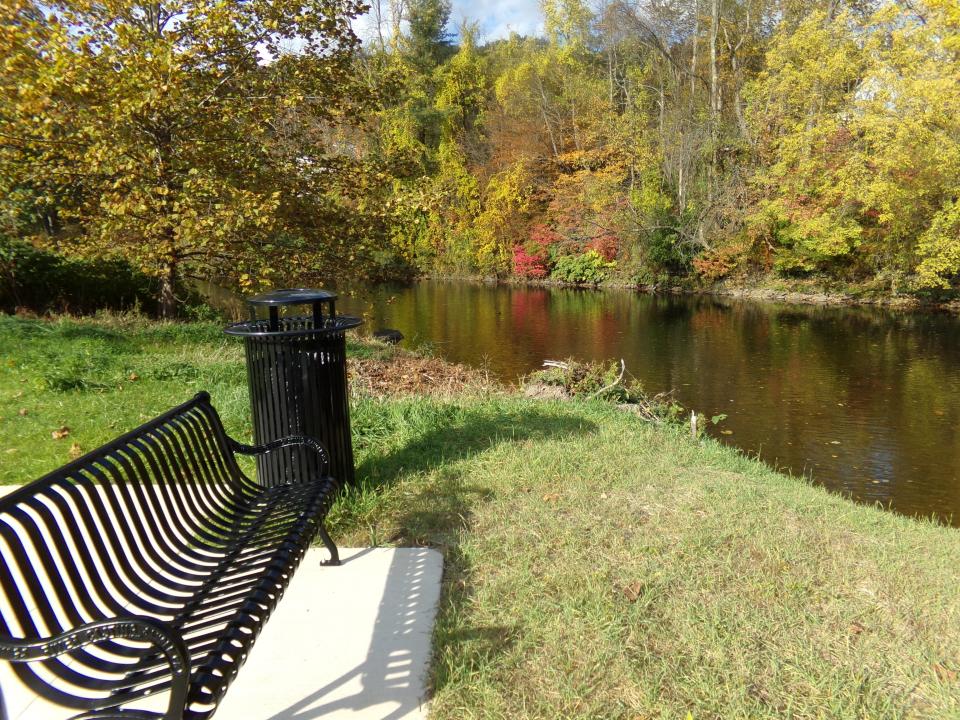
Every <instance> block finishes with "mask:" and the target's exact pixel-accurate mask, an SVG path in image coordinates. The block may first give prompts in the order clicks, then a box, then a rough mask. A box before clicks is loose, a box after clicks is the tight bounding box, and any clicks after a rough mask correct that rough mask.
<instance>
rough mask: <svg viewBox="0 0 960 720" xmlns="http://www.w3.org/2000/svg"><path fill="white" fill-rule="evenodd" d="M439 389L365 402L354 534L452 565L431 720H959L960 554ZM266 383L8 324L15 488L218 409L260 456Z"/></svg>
mask: <svg viewBox="0 0 960 720" xmlns="http://www.w3.org/2000/svg"><path fill="white" fill-rule="evenodd" d="M349 351H350V354H351V356H352V357H353V358H355V359H368V360H369V359H374V360H376V361H377V362H378V363H382V364H381V365H378V366H377V367H379V368H380V369H379V372H380V373H381V375H387V376H389V375H391V374H392V373H394V371H395V370H396V369H397V368H398V367H399V366H397V365H393V364H392V363H393V360H392V358H394V357H397V355H395V353H397V351H396V350H395V349H393V348H388V347H384V346H380V345H374V344H367V343H351V346H350V349H349ZM407 357H409V356H407ZM438 362H439V361H438ZM354 366H356V362H355V363H354ZM431 370H432V372H430V371H428V372H426V375H428V376H430V377H429V378H423V377H421V378H420V379H419V380H417V384H416V385H415V386H414V387H413V388H412V391H413V392H412V393H411V392H410V390H411V388H408V387H405V386H403V385H402V384H400V385H398V386H397V387H392V388H385V387H382V386H379V385H376V384H374V385H372V387H374V388H377V389H376V391H375V392H367V391H366V390H362V389H361V388H360V384H361V383H356V386H357V388H358V391H357V392H356V393H355V395H354V397H353V411H352V423H353V433H354V446H355V451H356V456H357V471H358V478H359V480H360V486H359V487H358V488H356V489H354V490H353V491H352V492H350V493H348V494H347V495H346V496H345V497H344V498H342V499H341V500H340V501H339V502H338V504H337V506H336V508H335V510H334V515H333V520H334V535H335V536H336V537H337V539H338V540H339V541H341V542H342V543H344V544H346V545H349V544H354V543H357V544H375V545H376V544H396V545H429V546H432V547H436V548H438V549H439V550H441V551H442V552H443V553H444V556H445V562H446V569H445V577H444V591H443V597H442V600H441V607H440V612H439V616H438V624H437V628H436V631H435V634H434V667H433V676H432V686H433V691H434V700H433V705H432V710H431V717H434V718H439V719H440V720H446V719H448V718H449V719H450V720H453V719H454V718H456V719H458V720H459V719H460V718H491V719H493V718H504V717H510V718H543V719H544V720H553V718H557V717H564V718H584V719H586V718H617V719H619V718H623V719H624V720H628V719H629V720H632V719H633V718H637V717H644V718H664V720H666V719H667V718H684V717H687V716H688V715H687V714H688V713H690V716H691V717H693V718H697V719H698V720H699V719H700V718H725V719H726V718H751V719H752V718H783V717H793V718H818V717H822V718H850V719H851V720H852V719H853V718H871V719H873V718H905V717H906V718H926V717H938V718H941V717H942V718H946V717H957V714H958V708H960V596H958V594H957V592H956V587H957V583H958V580H960V572H958V570H957V562H956V559H957V558H958V557H960V532H957V531H956V530H952V529H949V528H945V527H941V526H938V525H935V524H933V523H930V522H918V521H913V520H908V519H906V518H903V517H899V516H896V515H893V514H890V513H886V512H883V511H881V510H878V509H875V508H872V507H865V506H860V505H855V504H853V503H851V502H848V501H846V500H843V499H841V498H840V497H838V496H835V495H831V494H829V493H827V492H826V491H824V490H821V489H818V488H815V487H812V486H810V485H809V484H807V483H805V482H803V481H801V480H798V479H795V478H790V477H787V476H785V475H782V474H779V473H776V472H774V471H772V470H770V469H769V468H768V467H767V466H765V465H762V464H760V463H758V462H755V461H753V460H751V459H749V458H746V457H744V456H743V455H742V454H740V453H738V452H736V451H735V450H732V449H730V448H726V447H724V446H722V445H720V444H719V443H716V442H714V441H712V440H710V439H700V440H698V441H695V440H693V439H691V438H690V436H689V431H688V430H687V429H686V428H683V427H678V426H673V425H670V424H655V423H651V422H645V421H643V420H641V419H639V418H637V417H636V416H635V415H632V414H629V413H625V412H622V411H621V410H618V409H617V408H616V407H614V406H612V405H610V404H607V403H604V402H602V401H599V400H594V401H566V402H560V401H544V400H532V399H527V398H524V397H522V396H520V395H519V394H517V393H515V392H513V391H510V390H509V389H505V388H502V387H500V386H496V385H493V384H484V383H479V384H478V383H476V382H474V381H475V380H477V379H480V380H482V379H483V378H482V377H480V378H478V377H476V376H474V377H473V378H472V379H469V378H468V379H465V380H464V381H463V382H462V383H461V384H460V385H459V386H457V387H455V388H454V386H453V385H452V384H450V385H449V386H446V385H445V384H444V383H445V380H440V379H439V378H436V377H434V376H435V375H436V374H439V373H438V371H437V368H436V367H432V368H431ZM400 375H401V376H402V375H403V372H402V371H401V372H400ZM445 377H447V378H449V377H465V376H463V375H461V374H459V371H456V370H454V369H451V370H450V372H449V374H445ZM430 378H433V380H435V381H436V382H435V383H434V384H432V385H431V384H430V382H431V381H430ZM245 380H246V379H245V373H244V370H243V364H242V349H241V347H240V345H239V343H236V342H235V341H233V340H231V339H229V338H225V337H224V336H223V335H222V334H221V331H220V327H219V326H217V325H214V324H199V323H198V324H181V325H172V324H161V323H150V322H146V321H143V320H139V319H136V318H108V319H106V320H104V321H101V322H95V321H74V320H62V321H57V322H39V321H24V320H19V319H13V318H7V317H3V318H0V418H2V420H0V481H3V482H24V481H28V480H30V479H33V478H35V477H38V476H39V475H40V474H41V473H42V472H44V471H45V470H49V469H52V468H53V467H55V466H56V465H58V464H60V463H61V462H65V461H66V460H67V459H69V456H70V454H71V447H72V443H77V444H78V445H79V446H80V448H79V449H80V450H87V449H90V448H92V447H94V446H95V444H96V443H98V442H102V441H104V440H107V439H109V438H110V437H112V436H114V435H116V434H119V433H120V432H121V431H122V430H124V429H126V428H128V427H132V426H133V425H135V424H137V423H139V422H142V421H143V420H145V419H147V417H149V416H151V415H153V414H155V413H157V412H160V411H162V410H164V409H166V408H167V407H169V406H170V405H172V404H174V403H176V402H178V401H180V400H182V399H184V398H186V397H188V396H189V395H190V394H192V393H193V392H196V391H197V390H199V389H201V388H204V389H208V390H210V392H211V394H212V395H213V398H214V402H215V404H216V406H217V407H218V409H219V410H220V411H221V413H222V414H223V416H224V421H225V423H226V425H227V427H228V429H229V431H230V432H232V433H234V434H236V435H237V436H239V437H248V436H249V418H248V414H247V412H248V411H247V396H246V388H245ZM21 410H24V411H26V412H25V413H21ZM63 430H66V431H67V434H66V435H62V436H61V437H60V439H54V438H53V433H54V432H57V431H61V432H62V431H63ZM320 661H322V658H318V662H320Z"/></svg>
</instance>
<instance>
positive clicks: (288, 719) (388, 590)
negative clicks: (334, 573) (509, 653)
mask: <svg viewBox="0 0 960 720" xmlns="http://www.w3.org/2000/svg"><path fill="white" fill-rule="evenodd" d="M366 552H367V551H361V552H360V553H358V554H357V555H354V556H353V558H351V560H356V559H358V558H359V557H360V556H362V555H364V554H366ZM431 556H432V557H431ZM348 562H350V560H348ZM441 573H442V565H441V561H440V558H439V557H437V554H436V551H433V550H429V549H427V548H416V549H411V550H409V551H407V552H403V553H401V552H397V553H396V554H394V557H393V560H392V562H391V564H390V569H389V572H388V574H387V581H386V585H385V587H384V591H383V596H382V598H381V600H380V607H379V610H378V613H377V619H376V622H375V624H374V627H373V633H372V636H371V639H370V645H369V648H368V650H367V657H366V659H365V660H364V662H363V663H361V664H360V665H357V666H356V667H353V668H351V669H350V670H348V671H347V672H345V673H343V674H342V675H341V676H340V677H338V678H337V679H336V680H334V681H332V682H330V683H327V684H326V685H325V686H323V687H321V688H319V689H318V690H316V691H315V692H313V693H311V694H310V695H308V696H307V697H304V698H302V699H300V700H299V701H297V702H296V703H294V704H293V705H290V706H289V707H287V708H286V709H284V710H282V711H281V712H279V713H276V714H274V715H272V716H271V717H270V718H269V720H311V719H313V718H328V717H330V718H332V717H339V716H340V715H341V714H342V715H344V716H351V717H354V716H360V717H363V718H369V719H370V720H374V719H376V720H401V718H420V717H426V710H425V708H424V706H423V704H424V703H425V701H426V697H425V695H426V690H425V688H426V684H425V680H426V674H427V670H428V666H429V660H430V637H431V629H432V626H433V620H434V616H435V614H436V605H437V600H438V597H439V592H440V576H441ZM330 657H331V658H335V657H336V648H330Z"/></svg>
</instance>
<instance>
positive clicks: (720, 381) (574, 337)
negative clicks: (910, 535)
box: [342, 282, 960, 525]
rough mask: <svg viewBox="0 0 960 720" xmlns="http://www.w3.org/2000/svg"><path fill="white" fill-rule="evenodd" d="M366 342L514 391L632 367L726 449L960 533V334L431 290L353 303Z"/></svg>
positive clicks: (937, 321) (689, 300)
mask: <svg viewBox="0 0 960 720" xmlns="http://www.w3.org/2000/svg"><path fill="white" fill-rule="evenodd" d="M344 300H345V302H343V303H342V305H343V306H345V307H344V309H345V310H347V311H352V312H357V313H360V312H366V313H369V314H370V317H369V318H368V324H367V327H368V328H370V329H376V328H381V327H390V328H396V329H398V330H400V331H401V332H403V334H404V335H405V336H406V338H407V339H406V340H405V341H404V342H405V344H407V345H409V346H413V347H416V346H421V345H430V346H433V347H434V348H435V350H436V352H437V353H438V354H439V355H441V356H442V357H445V358H447V359H449V360H452V361H455V362H462V363H466V364H470V365H475V366H480V365H485V366H486V367H488V368H489V370H490V371H491V373H494V374H496V375H497V376H499V377H500V378H502V379H504V380H507V381H513V380H515V379H516V378H517V377H518V376H519V375H521V374H523V373H527V372H529V371H531V370H534V369H537V368H539V367H540V365H541V363H542V362H543V360H545V359H555V360H556V359H564V358H567V357H576V358H579V359H590V360H610V359H619V358H623V359H624V360H625V361H626V364H627V369H628V371H629V372H630V373H631V374H633V375H634V376H635V377H636V378H638V379H639V380H641V381H642V383H643V385H644V387H645V388H646V389H647V390H648V391H649V392H660V391H666V390H673V391H674V392H675V396H676V398H677V399H678V400H679V401H680V402H681V403H682V404H683V405H684V406H685V407H687V408H692V409H695V410H697V412H698V413H704V414H706V415H708V416H710V415H716V414H720V413H725V414H726V415H727V419H726V420H725V421H723V423H722V424H721V425H720V428H722V429H724V430H728V431H732V434H729V435H720V434H719V431H718V430H717V429H712V430H711V432H713V433H716V434H717V435H718V437H720V438H721V439H722V440H723V441H724V442H727V443H730V444H733V445H736V446H737V447H740V448H742V449H744V450H746V451H748V452H750V453H759V455H760V457H761V458H763V459H764V460H766V461H767V462H768V463H770V464H772V465H776V466H778V467H781V468H785V469H789V470H791V471H793V472H794V473H796V474H807V475H809V476H812V477H813V479H814V480H815V481H816V482H818V483H821V484H823V485H826V486H827V487H830V488H833V489H836V490H840V491H842V492H844V493H847V494H848V495H850V496H852V497H854V498H856V499H858V500H861V501H865V502H880V503H883V504H884V505H890V506H892V507H893V508H894V509H895V510H897V511H899V512H902V513H906V514H910V515H931V514H935V515H937V516H939V517H941V518H943V519H946V520H948V521H951V522H952V523H953V524H955V525H956V524H960V482H958V474H960V472H958V471H960V435H958V433H957V427H958V422H960V393H958V389H960V319H957V318H954V317H952V316H949V315H941V314H920V313H916V314H895V313H890V312H885V311H880V310H867V309H850V308H820V307H803V306H801V307H797V306H783V305H776V304H767V303H755V302H737V301H729V300H724V299H717V298H702V297H673V296H670V297H663V296H651V295H644V294H635V293H631V292H626V291H624V292H619V291H592V290H572V289H552V288H551V289H541V288H513V287H504V286H487V285H480V284H460V283H442V282H424V283H419V284H416V285H413V286H411V287H402V288H396V287H395V288H389V287H382V288H378V289H377V290H376V291H375V292H374V294H373V296H372V298H367V299H366V300H360V299H359V298H345V299H344Z"/></svg>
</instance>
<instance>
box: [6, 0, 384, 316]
mask: <svg viewBox="0 0 960 720" xmlns="http://www.w3.org/2000/svg"><path fill="white" fill-rule="evenodd" d="M362 9H363V6H362V5H361V3H360V0H254V1H253V2H220V1H214V0H160V1H158V2H149V3H146V2H138V1H136V0H117V1H116V2H109V3H102V2H96V1H94V0H59V1H57V0H55V1H54V2H43V3H40V2H36V1H35V0H11V2H7V3H4V4H3V5H2V8H0V28H2V29H0V63H2V64H3V68H4V72H3V75H2V79H0V212H2V213H3V218H4V221H5V223H6V224H7V226H8V227H9V228H12V229H13V230H14V231H16V232H18V233H20V234H30V235H32V236H33V237H34V239H35V240H37V241H38V242H44V243H46V244H49V245H53V246H55V247H56V248H58V249H59V250H61V251H63V252H65V253H71V254H79V255H86V256H102V255H118V256H121V257H123V258H126V259H127V260H129V261H130V262H131V263H133V264H134V265H135V266H137V267H140V268H142V269H143V270H144V271H145V272H147V273H149V274H151V275H154V276H156V277H157V278H158V279H159V285H160V288H161V289H160V301H161V308H162V312H163V315H164V316H166V317H170V316H172V315H173V314H174V312H175V309H176V302H177V301H176V295H175V288H176V287H177V284H178V282H180V281H182V280H184V279H188V278H192V277H208V276H209V275H210V274H214V273H216V274H223V275H225V276H226V277H229V278H232V279H234V280H236V281H239V282H241V283H243V282H252V281H254V280H257V279H266V281H267V282H269V279H270V277H271V272H274V271H276V269H277V266H278V264H279V263H283V264H284V265H285V269H289V266H291V265H293V266H299V267H301V268H303V269H305V270H307V271H318V270H323V269H332V267H331V266H332V265H333V264H334V263H336V264H337V265H339V266H342V267H347V263H348V262H349V260H350V258H351V256H353V257H354V259H356V260H359V256H360V255H362V252H363V249H362V247H361V246H360V244H359V243H360V242H361V240H360V239H359V238H358V236H357V235H356V234H354V233H351V232H349V227H350V223H349V222H347V218H348V217H350V218H351V222H352V223H353V224H354V226H355V227H357V228H360V229H361V231H362V230H363V229H364V227H363V226H364V220H363V219H362V217H363V212H362V210H363V206H364V201H363V198H362V197H359V196H358V195H357V193H358V191H359V190H358V189H362V188H363V187H364V185H365V183H366V182H367V181H366V180H365V179H364V178H363V172H362V168H361V167H360V166H359V164H358V163H357V162H356V158H355V157H354V156H353V155H352V154H351V150H350V148H351V145H350V143H349V141H348V140H347V139H345V137H344V136H343V135H342V134H340V133H339V132H338V128H342V127H344V126H345V125H349V124H350V123H352V122H353V121H354V120H355V119H356V118H357V117H358V115H359V108H358V106H357V105H356V104H355V102H354V99H353V97H354V93H352V92H351V86H352V66H351V63H352V61H353V58H354V55H355V51H356V47H357V42H358V41H357V39H356V37H355V36H354V34H353V32H352V30H351V25H350V22H351V19H352V18H353V17H355V16H356V15H357V14H358V13H359V12H360V11H361V10H362ZM366 229H369V228H366Z"/></svg>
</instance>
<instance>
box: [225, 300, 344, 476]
mask: <svg viewBox="0 0 960 720" xmlns="http://www.w3.org/2000/svg"><path fill="white" fill-rule="evenodd" d="M335 300H336V295H334V294H332V293H329V292H326V291H323V290H311V289H306V288H297V289H291V290H278V291H276V292H272V293H267V294H265V295H258V296H256V297H253V298H250V299H249V300H248V302H249V303H250V320H248V321H246V322H240V323H234V324H232V325H230V326H229V327H227V329H226V332H227V333H228V334H230V335H236V336H239V337H243V338H244V341H245V348H246V356H247V382H248V383H249V389H250V403H251V410H252V413H253V433H254V441H255V442H257V443H266V442H270V441H271V440H277V439H280V438H282V437H286V436H288V435H307V436H310V437H313V438H316V439H317V440H319V441H320V442H321V443H323V444H324V445H325V446H326V447H327V449H328V451H329V453H330V470H329V473H330V475H332V476H333V477H335V478H336V479H337V480H339V481H340V483H341V484H345V483H352V482H353V480H354V468H353V446H352V444H351V440H350V407H349V395H348V393H347V357H346V331H347V330H349V329H350V328H354V327H357V326H358V325H360V323H361V321H360V319H359V318H355V317H352V316H348V315H337V314H336V310H335V304H334V303H335ZM297 305H301V306H302V305H310V306H312V307H311V308H310V311H309V312H308V313H307V314H303V315H300V314H298V315H292V316H290V315H287V316H284V315H282V314H281V309H282V308H284V307H286V306H297ZM262 307H265V308H266V309H267V315H268V317H266V318H259V317H258V315H257V309H258V308H262ZM320 471H321V468H320V466H319V461H318V459H317V457H316V455H315V454H314V453H312V452H311V451H309V450H306V449H297V448H291V449H290V452H275V453H268V454H266V455H261V456H260V457H259V458H258V460H257V477H258V479H259V482H260V483H261V484H263V485H265V486H273V485H279V484H284V483H287V482H291V481H293V480H294V479H296V478H303V477H311V476H316V475H317V474H319V473H320Z"/></svg>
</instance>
